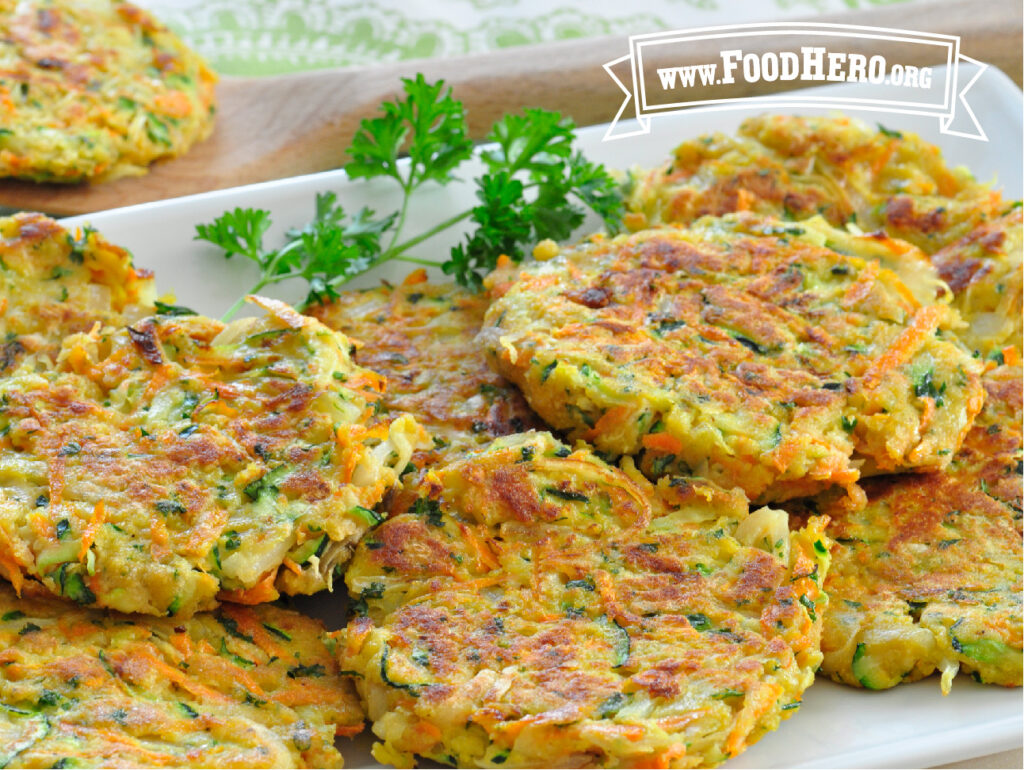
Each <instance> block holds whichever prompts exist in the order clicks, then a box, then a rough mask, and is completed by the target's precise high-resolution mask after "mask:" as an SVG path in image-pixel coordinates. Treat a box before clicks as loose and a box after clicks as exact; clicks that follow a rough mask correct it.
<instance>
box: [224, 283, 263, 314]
mask: <svg viewBox="0 0 1024 770" xmlns="http://www.w3.org/2000/svg"><path fill="white" fill-rule="evenodd" d="M268 283H270V281H269V280H268V279H267V278H261V279H260V280H259V281H257V283H256V285H255V286H253V287H252V288H251V289H249V291H247V292H246V293H245V294H243V295H242V296H241V297H239V298H238V299H236V300H235V304H234V305H232V306H231V307H229V308H228V312H226V313H225V314H224V315H222V316H221V317H220V320H221V321H223V322H224V323H227V322H228V321H230V320H231V317H232V316H233V315H234V314H235V313H237V312H238V311H239V310H241V309H242V306H243V305H244V304H245V298H246V297H248V296H249V295H250V294H255V293H256V292H258V291H259V290H260V289H262V288H263V287H264V286H266V285H267V284H268Z"/></svg>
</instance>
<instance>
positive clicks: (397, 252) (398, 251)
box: [379, 209, 473, 262]
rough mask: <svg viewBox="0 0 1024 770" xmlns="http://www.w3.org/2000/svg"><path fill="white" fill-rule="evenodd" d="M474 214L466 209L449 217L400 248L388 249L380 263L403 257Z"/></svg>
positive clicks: (471, 210)
mask: <svg viewBox="0 0 1024 770" xmlns="http://www.w3.org/2000/svg"><path fill="white" fill-rule="evenodd" d="M472 213H473V209H466V210H465V211H463V212H462V213H461V214H456V215H455V216H453V217H449V218H448V219H446V220H444V221H443V222H441V223H439V224H436V225H434V226H433V227H432V228H430V229H429V230H427V231H426V232H424V233H420V234H419V235H417V236H416V237H414V238H410V239H409V240H407V241H406V242H405V243H403V244H401V245H399V246H395V247H388V250H387V252H385V254H384V257H383V259H381V260H379V262H387V261H388V260H389V259H394V258H395V257H398V256H401V255H402V254H404V253H405V252H407V251H408V250H409V249H411V248H412V247H413V246H419V245H420V244H421V243H423V241H425V240H427V239H428V238H432V237H433V236H435V235H437V234H438V233H439V232H441V231H442V230H447V229H448V228H449V227H452V226H454V225H457V224H458V223H459V222H461V221H463V220H464V219H469V217H470V215H471V214H472Z"/></svg>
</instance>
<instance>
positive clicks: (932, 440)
mask: <svg viewBox="0 0 1024 770" xmlns="http://www.w3.org/2000/svg"><path fill="white" fill-rule="evenodd" d="M833 248H835V249H836V250H833ZM880 255H881V256H883V257H884V260H885V261H886V262H889V263H892V264H894V265H896V264H901V265H902V267H901V271H902V272H914V271H915V270H916V271H918V272H920V273H922V274H925V273H927V272H928V271H929V269H930V266H929V264H928V262H927V260H926V259H925V257H924V256H923V255H921V254H920V252H918V251H917V250H915V249H913V247H911V246H909V245H908V244H906V243H903V242H901V241H896V240H892V239H888V238H886V237H885V236H884V235H881V234H879V235H876V236H853V235H850V234H848V233H845V232H843V231H839V230H835V229H833V228H831V227H829V226H828V225H826V224H825V223H824V222H823V221H822V220H821V219H817V220H808V221H806V222H802V223H799V224H793V223H783V222H779V221H777V220H770V219H768V220H766V219H761V218H758V217H753V216H750V215H744V216H739V215H730V216H727V217H724V218H721V219H713V218H710V217H709V218H706V219H702V220H700V221H698V222H697V223H695V224H694V225H693V226H691V227H690V228H688V229H680V228H662V229H656V230H648V231H644V232H640V233H635V234H633V235H625V236H619V237H617V238H614V239H610V240H605V239H600V238H597V239H593V240H592V241H591V242H589V243H583V244H581V245H579V246H577V247H575V248H569V249H566V250H564V251H563V252H562V254H561V255H560V256H558V257H557V258H555V259H552V260H550V261H546V262H540V263H535V264H531V265H528V266H525V267H522V268H516V269H515V270H512V271H506V272H504V273H502V272H500V271H499V273H498V274H496V275H494V276H492V279H491V283H492V285H493V286H494V290H495V292H496V293H497V294H500V296H499V298H498V299H496V300H495V302H494V303H493V304H492V305H491V307H490V309H489V310H488V312H487V317H486V322H485V327H484V330H483V332H482V334H481V338H482V339H483V341H484V342H485V344H486V346H487V350H488V353H489V354H490V355H491V356H492V357H493V359H492V361H493V364H494V365H495V366H496V368H497V370H498V371H499V372H501V373H502V374H503V375H505V376H506V377H508V378H509V379H510V380H511V381H512V382H514V383H516V384H517V385H519V387H520V388H521V389H522V390H523V392H524V395H525V396H526V398H527V401H529V403H530V405H531V406H532V407H533V408H534V409H535V410H536V411H537V413H538V414H539V415H541V416H542V417H543V418H544V419H545V420H546V421H547V422H548V423H549V424H550V425H552V426H553V427H555V428H559V429H561V430H565V431H568V432H569V435H570V436H571V437H572V438H574V439H585V440H587V441H590V442H592V443H593V444H594V446H596V447H597V448H598V449H600V450H602V451H605V452H611V453H613V454H616V455H617V454H628V455H635V456H639V459H638V464H639V465H640V466H641V468H642V469H643V470H644V472H645V473H647V474H649V475H650V476H652V477H657V476H660V475H662V474H663V473H669V472H672V473H680V474H683V475H696V476H701V477H706V478H710V479H712V480H714V481H716V482H718V483H720V484H723V485H732V484H738V485H740V486H741V487H743V489H744V490H745V491H746V493H747V495H748V496H750V497H751V498H752V499H756V500H760V501H770V500H782V499H786V498H789V497H796V496H800V495H809V494H814V493H817V492H820V491H821V490H823V489H824V488H825V487H827V486H829V485H832V484H838V485H841V486H844V487H848V488H850V487H852V485H853V484H854V482H856V481H857V479H858V478H859V477H860V476H861V475H862V474H865V473H867V474H875V473H879V472H885V471H903V470H915V469H916V470H925V469H936V468H942V467H945V466H946V465H947V464H948V462H949V460H950V457H951V455H952V453H953V452H955V451H956V449H957V448H958V447H959V446H960V443H961V441H962V439H963V436H964V435H965V434H966V432H967V430H968V429H969V428H970V426H971V422H972V421H973V419H974V416H975V415H976V414H977V413H978V411H979V410H980V409H981V405H982V401H983V397H984V394H983V390H982V388H981V385H980V384H979V381H978V372H979V371H980V364H979V363H978V362H977V361H975V360H974V359H972V357H971V355H970V354H969V353H968V352H967V351H966V350H964V348H963V346H962V345H961V344H960V343H959V342H957V341H956V340H955V338H954V337H953V336H952V333H953V330H954V329H955V328H957V326H958V325H959V320H958V316H957V314H956V313H955V312H954V311H951V310H950V309H949V308H948V307H947V306H945V305H934V304H921V303H920V302H919V301H918V299H916V298H915V293H914V292H912V291H911V290H910V289H909V288H908V287H907V285H906V284H904V283H903V282H902V281H901V280H900V279H899V277H898V276H897V275H896V273H894V272H893V271H891V270H889V269H888V268H887V267H884V266H882V262H881V261H880V260H879V256H880ZM932 291H933V289H929V290H927V291H925V292H924V293H925V294H928V293H931V292H932ZM920 294H921V292H920V291H919V292H918V295H919V296H920Z"/></svg>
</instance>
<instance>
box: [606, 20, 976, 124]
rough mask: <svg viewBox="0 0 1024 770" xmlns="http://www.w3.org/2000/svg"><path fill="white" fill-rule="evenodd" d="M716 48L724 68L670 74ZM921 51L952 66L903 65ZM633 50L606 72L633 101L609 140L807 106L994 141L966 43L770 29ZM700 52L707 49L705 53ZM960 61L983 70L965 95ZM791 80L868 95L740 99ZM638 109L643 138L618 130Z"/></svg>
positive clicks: (672, 38) (845, 30)
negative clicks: (715, 112) (933, 120)
mask: <svg viewBox="0 0 1024 770" xmlns="http://www.w3.org/2000/svg"><path fill="white" fill-rule="evenodd" d="M826 38H827V45H826V40H825V39H826ZM709 40H711V41H717V42H718V44H719V46H720V49H721V50H720V53H719V56H718V57H717V59H710V58H709V60H708V61H707V62H705V63H701V64H688V65H685V66H678V67H672V66H662V65H663V64H664V63H666V62H672V61H673V60H675V61H692V59H693V56H692V53H690V55H689V56H688V57H687V56H686V53H687V51H688V46H689V47H690V50H692V45H693V44H694V43H697V42H698V41H709ZM837 40H839V41H842V42H843V50H836V49H837V42H836V41H837ZM920 46H927V47H928V50H929V52H930V53H931V56H930V60H940V59H942V58H943V57H944V58H945V62H944V63H945V67H936V68H932V67H917V66H913V65H910V64H903V63H902V62H906V61H914V60H920V58H921V57H920V53H921V50H920ZM629 49H630V50H629V54H627V55H626V56H622V57H620V58H618V59H615V60H613V61H610V62H608V63H607V64H605V65H604V68H605V71H606V72H607V73H608V74H609V75H610V76H611V78H612V80H614V81H615V82H616V84H618V86H619V88H621V89H622V91H623V92H624V93H625V94H626V99H625V101H623V103H622V106H621V107H620V108H619V112H618V114H616V116H615V120H614V121H612V125H611V126H610V127H609V128H608V131H607V133H606V134H605V137H604V138H605V140H608V139H621V138H624V137H627V136H636V135H640V134H646V133H649V131H650V127H651V123H650V121H651V117H652V116H654V115H664V114H671V113H675V112H681V111H683V110H686V109H689V108H693V107H699V108H702V109H730V108H734V107H737V106H747V107H750V106H758V107H760V106H764V107H769V108H771V107H773V106H776V107H777V106H787V107H793V106H797V107H799V106H801V105H805V106H808V107H828V108H833V109H858V110H873V111H876V112H888V113H902V114H909V115H934V116H935V117H937V118H938V119H939V126H940V130H941V131H942V133H944V134H951V135H954V136H962V137H966V138H969V139H978V140H980V141H988V137H987V136H986V135H985V132H984V131H983V130H982V128H981V126H980V125H979V124H978V120H977V118H975V116H974V111H973V110H972V109H971V107H970V105H968V104H967V100H966V99H965V95H966V93H967V91H968V90H969V89H970V88H971V86H973V85H974V83H975V81H977V79H978V78H979V77H980V76H981V74H982V73H983V72H984V71H985V68H986V65H984V64H982V63H981V62H979V61H976V60H975V59H972V58H971V57H969V56H965V55H963V54H962V53H960V38H959V37H956V36H953V35H938V34H933V33H929V32H914V31H911V30H900V29H884V28H880V27H863V26H855V25H849V24H818V23H814V22H769V23H761V24H734V25H729V26H719V27H703V28H701V29H690V30H678V31H675V32H658V33H655V34H649V35H633V36H632V37H630V39H629ZM702 50H707V47H706V44H705V45H704V46H703V47H702ZM882 51H884V53H885V55H883V54H882ZM915 54H916V56H915ZM901 60H902V62H901ZM626 62H628V63H629V67H630V69H631V72H632V84H631V85H632V89H630V88H629V87H628V86H627V85H626V83H624V82H623V80H627V82H628V79H627V78H624V77H620V76H619V75H617V74H616V72H615V71H614V70H615V69H619V70H620V72H621V71H622V70H624V69H625V67H624V65H625V63H626ZM961 62H969V63H971V64H974V65H977V69H976V70H974V71H973V72H970V73H967V74H969V79H968V81H967V83H966V84H964V85H962V86H961V83H960V80H961V78H960V77H959V64H960V63H961ZM785 81H792V83H793V87H800V86H814V85H827V84H829V83H854V84H869V86H866V87H860V88H853V89H850V91H848V92H846V91H844V92H842V93H836V94H835V95H818V96H808V95H800V93H799V92H794V91H789V92H785V91H784V92H781V93H775V94H771V95H766V96H749V95H742V94H744V93H746V94H749V93H750V91H751V89H756V88H757V84H760V83H769V84H772V83H776V82H785ZM709 87H714V89H715V94H714V95H715V96H716V98H705V97H706V96H707V95H708V94H707V89H709ZM702 89H703V95H702V93H701V91H702ZM723 89H736V92H737V94H738V95H737V96H733V97H729V96H722V95H721V94H722V91H723ZM862 89H863V90H862ZM631 103H632V105H633V111H634V112H635V116H636V119H637V122H638V123H639V128H638V129H635V128H632V127H626V126H622V125H620V124H619V120H620V119H621V118H622V117H623V114H624V113H626V111H627V109H628V108H629V106H630V104H631ZM627 117H628V116H627Z"/></svg>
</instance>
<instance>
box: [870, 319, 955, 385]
mask: <svg viewBox="0 0 1024 770" xmlns="http://www.w3.org/2000/svg"><path fill="white" fill-rule="evenodd" d="M945 312H946V309H945V308H943V307H940V306H938V305H929V306H928V307H923V308H921V309H920V310H918V311H917V313H915V314H914V318H913V320H912V321H911V322H910V325H909V326H908V327H907V328H906V329H904V330H903V331H901V332H900V334H899V336H898V337H897V338H896V339H895V341H894V342H893V343H892V345H890V346H889V348H888V350H886V351H885V352H884V353H883V354H882V355H881V356H879V357H878V358H877V359H875V361H874V362H873V363H872V364H871V366H869V367H868V370H867V371H866V372H865V373H864V385H865V387H867V388H874V387H876V386H877V385H878V383H879V382H880V381H881V379H882V377H883V376H885V374H886V372H889V371H890V370H892V369H895V368H896V367H898V366H902V365H903V364H905V363H906V362H907V361H909V360H910V357H911V356H912V355H913V354H914V351H915V350H917V348H918V347H919V346H920V345H921V344H922V343H923V342H924V340H925V338H926V337H927V336H928V335H929V334H931V333H932V332H934V331H935V330H936V329H937V328H938V327H939V322H940V321H941V320H942V317H943V315H944V314H945Z"/></svg>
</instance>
